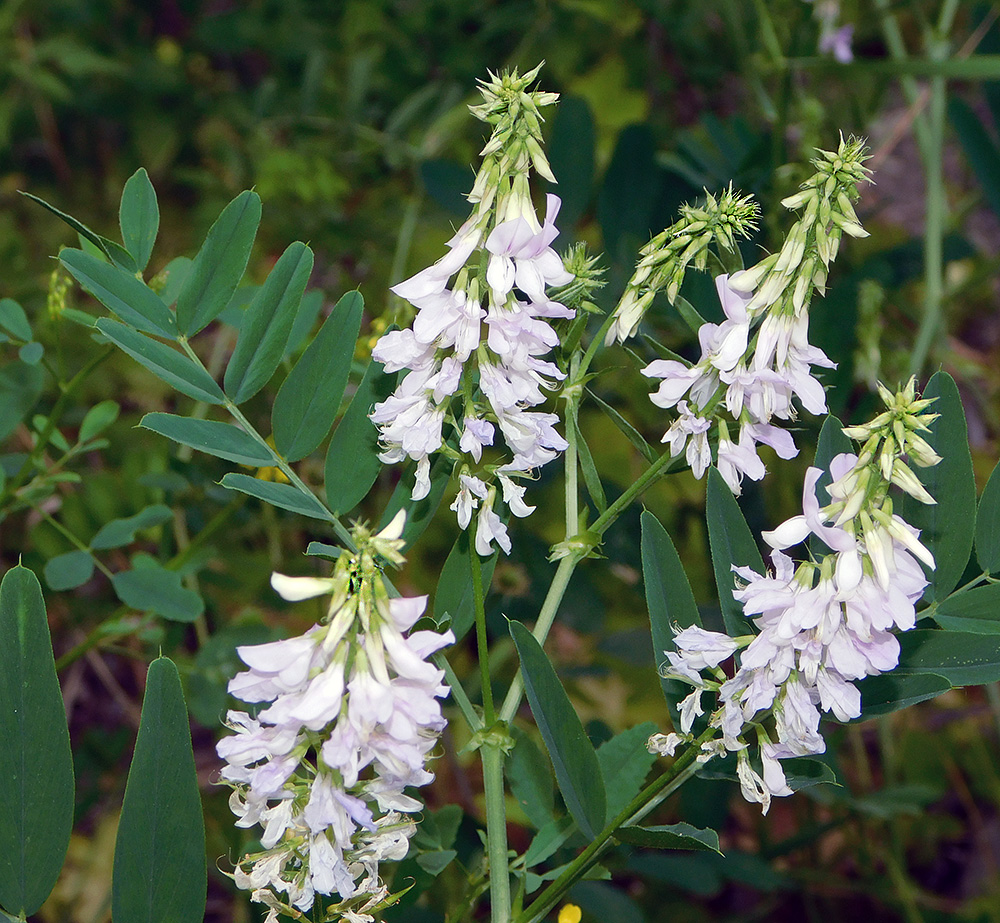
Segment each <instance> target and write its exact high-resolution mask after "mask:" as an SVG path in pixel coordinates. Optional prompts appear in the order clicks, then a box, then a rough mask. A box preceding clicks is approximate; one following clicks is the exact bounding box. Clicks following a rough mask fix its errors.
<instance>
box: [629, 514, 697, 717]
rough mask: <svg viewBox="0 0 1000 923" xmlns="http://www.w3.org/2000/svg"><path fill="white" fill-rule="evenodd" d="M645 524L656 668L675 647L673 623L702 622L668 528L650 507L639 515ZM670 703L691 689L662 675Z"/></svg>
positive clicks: (645, 564)
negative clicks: (649, 509)
mask: <svg viewBox="0 0 1000 923" xmlns="http://www.w3.org/2000/svg"><path fill="white" fill-rule="evenodd" d="M640 523H641V526H642V582H643V584H644V586H645V588H646V608H647V610H648V611H649V625H650V629H651V630H652V635H653V653H654V655H655V657H656V664H655V665H656V668H657V672H659V667H660V664H661V663H663V661H664V659H665V652H666V651H667V650H672V649H673V646H674V633H673V631H672V630H671V626H672V625H674V624H677V625H678V626H680V627H681V628H687V627H689V626H691V625H701V616H700V615H699V613H698V604H697V603H696V602H695V601H694V594H693V593H692V592H691V584H690V583H689V582H688V578H687V574H685V573H684V565H682V564H681V559H680V557H679V556H678V554H677V549H676V548H675V547H674V543H673V542H672V541H671V540H670V536H669V535H668V534H667V530H666V529H664V528H663V526H661V525H660V522H659V520H658V519H657V518H656V517H655V516H654V515H653V514H652V513H650V512H649V511H648V510H643V512H642V516H641V517H640ZM660 685H661V686H662V687H663V695H664V696H665V697H666V700H667V703H668V704H669V705H671V706H676V703H677V702H678V701H680V700H681V699H682V698H683V697H684V696H685V695H687V694H688V692H690V689H689V688H688V687H687V686H686V685H685V684H684V683H681V682H680V681H679V680H674V679H664V678H663V677H662V676H661V677H660Z"/></svg>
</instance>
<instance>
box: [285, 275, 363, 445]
mask: <svg viewBox="0 0 1000 923" xmlns="http://www.w3.org/2000/svg"><path fill="white" fill-rule="evenodd" d="M363 308H364V300H363V299H362V297H361V293H360V292H348V293H347V294H346V295H344V297H343V298H341V299H340V301H338V302H337V304H336V307H334V309H333V311H332V312H331V314H330V316H329V317H328V318H327V319H326V321H324V323H323V326H322V327H321V328H320V331H319V333H317V334H316V337H315V339H314V340H313V341H312V342H311V343H310V344H309V345H308V346H307V347H306V350H305V352H304V353H303V354H302V355H301V356H300V357H299V361H298V362H296V363H295V367H294V368H293V369H292V370H291V372H289V373H288V377H287V378H286V379H285V381H284V382H283V384H282V385H281V388H280V389H279V390H278V394H277V396H276V397H275V399H274V407H273V409H272V410H271V428H272V430H273V432H274V444H275V446H276V447H277V449H278V451H279V452H280V453H281V454H282V455H283V456H284V457H285V458H286V459H287V460H288V461H298V460H299V459H300V458H305V457H306V456H307V455H308V454H309V453H310V452H312V451H313V449H315V448H316V447H317V446H318V445H319V444H320V443H321V442H322V441H323V440H324V439H325V438H326V435H327V433H329V432H330V427H331V426H333V421H334V419H335V418H336V416H337V411H338V410H339V409H340V399H341V398H342V397H343V396H344V388H345V387H346V385H347V376H348V373H349V372H350V370H351V359H352V358H353V357H354V346H355V343H356V342H357V339H358V332H359V331H360V329H361V313H362V310H363Z"/></svg>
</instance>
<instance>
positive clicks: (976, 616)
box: [934, 583, 1000, 635]
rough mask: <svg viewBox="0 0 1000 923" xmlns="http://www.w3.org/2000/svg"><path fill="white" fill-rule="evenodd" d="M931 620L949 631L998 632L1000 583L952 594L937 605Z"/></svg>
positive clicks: (999, 629)
mask: <svg viewBox="0 0 1000 923" xmlns="http://www.w3.org/2000/svg"><path fill="white" fill-rule="evenodd" d="M934 621H935V622H937V623H938V625H940V626H941V627H942V628H947V629H949V630H950V631H968V632H972V633H974V634H980V635H1000V583H990V584H987V585H986V586H980V587H975V588H973V589H971V590H966V591H965V592H963V593H954V594H952V595H951V596H949V597H948V598H947V599H946V600H944V602H942V603H941V604H940V605H939V606H938V607H937V609H936V610H935V612H934Z"/></svg>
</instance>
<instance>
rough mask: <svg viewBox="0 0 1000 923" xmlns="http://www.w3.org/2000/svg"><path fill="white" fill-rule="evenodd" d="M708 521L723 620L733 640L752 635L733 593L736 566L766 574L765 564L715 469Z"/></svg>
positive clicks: (707, 507)
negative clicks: (740, 636) (734, 568)
mask: <svg viewBox="0 0 1000 923" xmlns="http://www.w3.org/2000/svg"><path fill="white" fill-rule="evenodd" d="M705 518H706V519H707V520H708V539H709V544H710V545H711V548H712V570H713V571H714V572H715V585H716V587H717V588H718V591H719V605H720V606H721V607H722V621H723V623H724V624H725V626H726V631H727V632H728V634H729V635H730V636H731V637H733V638H735V637H737V636H739V635H745V634H750V633H751V632H752V631H753V629H752V628H751V627H750V623H749V622H748V621H747V620H746V618H745V617H744V615H743V606H742V605H741V604H740V603H739V602H738V601H737V600H736V599H734V598H733V590H735V589H736V575H735V574H734V573H733V567H734V566H738V567H750V568H752V569H753V570H754V571H756V572H757V573H758V574H763V573H764V561H763V559H762V558H761V556H760V550H759V549H758V548H757V543H756V542H755V541H754V538H753V533H752V532H751V531H750V527H749V526H748V525H747V521H746V520H745V519H744V518H743V513H742V512H740V507H739V504H738V503H737V502H736V498H735V497H734V496H733V493H732V491H731V490H730V489H729V487H728V486H727V485H726V482H725V480H724V479H723V477H722V475H721V474H719V471H718V469H717V468H714V467H713V468H709V469H708V490H707V496H706V498H705Z"/></svg>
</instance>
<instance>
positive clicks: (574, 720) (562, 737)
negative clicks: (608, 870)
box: [510, 621, 606, 839]
mask: <svg viewBox="0 0 1000 923" xmlns="http://www.w3.org/2000/svg"><path fill="white" fill-rule="evenodd" d="M510 633H511V637H513V639H514V645H515V646H516V647H517V653H518V656H519V657H520V658H521V672H522V675H523V677H524V689H525V692H526V693H527V696H528V702H529V703H530V704H531V713H532V715H534V717H535V723H536V724H537V725H538V729H539V731H541V734H542V739H543V740H544V741H545V746H546V747H547V748H548V751H549V756H550V757H551V758H552V765H553V767H554V768H555V771H556V782H557V783H558V784H559V791H561V792H562V796H563V800H564V801H565V802H566V807H567V808H569V812H570V814H572V815H573V819H574V820H575V821H576V823H577V826H578V827H579V828H580V829H581V830H582V831H583V832H584V833H585V834H586V835H587V836H588V837H589V838H590V839H593V838H594V837H595V836H596V835H597V832H598V831H599V830H600V829H601V828H602V827H603V826H604V818H605V814H606V798H605V793H604V783H603V777H602V775H601V767H600V764H599V763H598V761H597V754H596V753H595V752H594V748H593V746H592V745H591V743H590V741H589V740H588V739H587V735H586V733H585V732H584V730H583V725H582V724H581V723H580V717H579V716H578V715H577V713H576V712H575V711H574V709H573V706H572V705H571V704H570V701H569V696H567V695H566V690H565V689H563V686H562V683H560V682H559V677H558V676H556V671H555V670H554V669H553V668H552V664H551V663H550V662H549V659H548V657H546V656H545V652H544V651H543V650H542V647H541V645H540V644H539V643H538V641H536V640H535V638H534V636H533V635H532V634H531V632H530V631H528V629H527V628H525V627H524V625H522V624H521V623H520V622H514V621H512V622H511V623H510Z"/></svg>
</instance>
